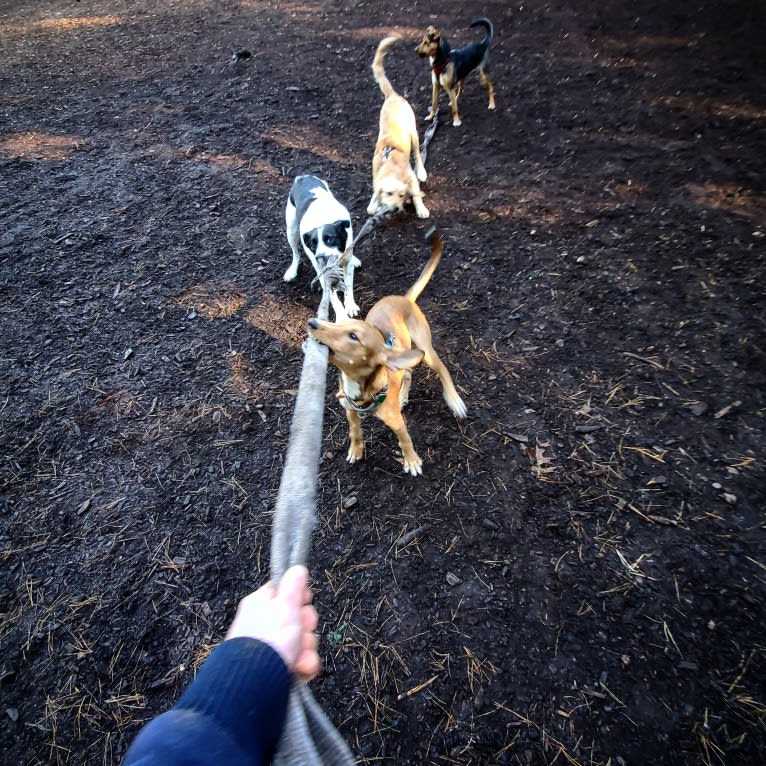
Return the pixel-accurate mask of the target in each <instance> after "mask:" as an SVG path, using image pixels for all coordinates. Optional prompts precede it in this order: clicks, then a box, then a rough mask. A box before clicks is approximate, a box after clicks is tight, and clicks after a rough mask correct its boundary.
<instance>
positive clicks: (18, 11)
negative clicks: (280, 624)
mask: <svg viewBox="0 0 766 766" xmlns="http://www.w3.org/2000/svg"><path fill="white" fill-rule="evenodd" d="M478 15H487V16H489V17H490V18H491V19H492V20H493V22H494V23H495V27H496V36H495V40H494V42H493V45H492V60H493V69H492V71H493V78H494V81H495V84H496V87H497V101H498V109H497V111H496V112H494V113H493V112H489V111H488V110H487V108H486V96H485V94H484V92H483V90H482V89H481V87H480V84H479V82H478V79H476V78H475V77H474V78H472V79H469V81H468V82H467V84H466V91H465V94H464V97H463V101H462V111H463V126H462V127H461V128H458V129H453V128H452V127H450V126H449V125H446V124H443V125H442V126H441V127H440V128H439V130H438V131H437V133H436V135H435V138H434V141H433V143H432V144H431V146H430V148H429V155H428V161H427V165H428V170H429V173H430V178H429V181H428V183H427V184H426V185H425V187H424V189H425V199H426V204H427V205H428V206H429V207H430V209H431V213H432V218H431V221H418V220H416V219H414V217H411V216H410V217H405V218H403V219H402V220H398V221H395V222H394V223H392V224H391V225H389V226H387V227H385V228H382V229H379V230H378V231H376V233H375V234H374V235H373V236H372V237H371V238H370V239H368V240H367V241H366V242H365V243H364V244H362V245H360V249H359V252H358V255H359V257H360V258H361V259H362V261H363V268H362V269H361V270H359V271H358V272H357V280H356V281H357V299H358V301H359V302H360V304H361V305H362V308H363V310H366V309H368V308H369V307H370V306H371V305H372V303H373V302H374V301H375V300H377V298H378V297H380V296H381V295H383V294H385V293H389V292H403V291H405V290H406V289H407V288H408V287H409V285H410V284H411V283H412V282H413V280H414V278H415V277H416V275H417V274H418V273H419V271H420V269H421V267H422V265H423V263H424V262H425V260H426V259H427V257H428V248H427V247H426V246H425V244H424V242H423V235H424V233H425V231H426V230H427V228H428V227H429V225H430V224H431V223H435V224H437V225H438V226H439V228H440V229H441V230H442V232H443V233H444V236H445V240H446V247H445V257H444V259H443V261H442V264H441V266H440V268H439V270H438V271H437V273H436V275H435V276H434V278H433V280H432V281H431V283H430V285H429V286H428V288H427V289H426V291H425V293H424V294H423V297H422V299H421V301H420V303H421V306H422V307H423V309H424V311H425V312H426V314H427V315H428V317H429V319H430V321H431V324H432V328H433V332H434V340H435V345H436V348H437V349H438V350H439V351H440V353H441V355H442V357H443V359H444V360H445V362H446V364H447V365H448V367H449V368H450V369H451V371H452V373H453V377H454V379H455V382H456V384H457V386H458V388H459V389H460V391H461V393H462V395H463V396H464V398H465V400H466V403H467V405H468V408H469V417H468V419H467V420H466V421H465V422H464V423H462V424H460V423H458V422H456V421H455V419H454V418H453V417H452V416H451V414H450V413H449V411H448V410H447V408H446V406H445V404H444V402H443V400H442V398H441V392H440V390H439V387H438V382H437V380H436V378H435V376H434V375H433V374H432V373H427V371H426V370H425V368H422V369H418V370H417V371H416V372H415V376H414V378H415V380H414V385H413V391H412V395H411V398H410V403H409V405H408V408H407V411H406V412H407V417H408V422H409V425H410V431H411V433H412V436H413V439H414V442H415V445H416V447H417V448H418V450H419V452H420V453H421V455H422V456H423V457H424V459H425V466H424V475H423V476H422V477H420V478H413V477H409V476H406V475H404V473H403V471H402V468H401V464H400V463H399V462H397V453H396V443H395V439H394V437H393V435H392V434H391V433H390V432H388V431H387V429H386V428H385V427H384V426H383V425H382V424H380V423H377V422H371V421H367V422H366V429H367V436H368V442H367V454H366V459H365V460H364V461H363V462H361V463H358V464H356V465H353V466H350V465H348V464H347V463H346V461H345V452H346V438H347V431H346V425H345V418H344V416H343V413H342V410H341V408H340V407H339V405H338V404H337V403H336V402H335V401H334V397H333V394H334V389H335V379H336V376H335V372H334V371H331V372H330V382H329V383H328V392H327V409H326V415H325V441H324V446H323V460H322V464H321V468H320V477H319V504H318V509H317V511H318V519H319V523H318V526H317V530H316V533H315V536H314V540H313V551H312V555H311V559H310V562H309V563H310V569H311V572H312V578H313V582H314V586H315V588H316V592H317V602H318V605H319V609H320V613H321V618H322V619H321V627H320V630H321V651H322V654H323V657H324V658H325V662H326V669H325V671H324V672H323V674H322V675H321V676H320V677H319V678H318V679H317V680H316V681H315V682H313V684H312V687H313V690H314V692H315V694H316V696H317V698H318V699H319V700H320V702H321V703H322V705H323V706H324V708H325V709H326V710H327V711H328V713H329V714H330V716H331V718H332V719H333V721H334V722H335V723H336V725H337V726H338V727H339V729H340V731H341V732H342V734H343V736H344V737H345V738H346V739H347V741H348V742H349V743H350V745H351V747H352V749H353V751H354V752H355V754H357V756H358V758H359V761H360V763H364V764H393V763H398V764H435V765H439V766H442V765H446V764H450V765H456V766H458V765H459V766H468V765H469V764H522V765H523V766H530V764H553V763H554V762H556V763H559V764H564V763H569V764H583V765H584V764H604V765H606V764H611V765H612V766H617V765H618V764H619V765H620V766H625V765H626V764H627V765H628V766H629V765H631V764H643V763H653V764H700V763H704V764H755V763H762V762H763V760H762V759H763V758H764V752H765V749H766V656H765V654H766V619H765V613H764V598H765V597H766V587H765V584H766V536H765V535H764V528H765V519H764V503H765V502H766V482H765V481H764V479H765V477H764V447H765V446H766V430H765V425H766V424H765V423H764V413H766V397H765V395H764V391H765V390H766V365H765V364H764V330H765V329H766V327H765V326H764V321H765V317H766V310H765V309H766V299H765V298H764V288H763V279H764V270H765V269H766V255H765V253H766V239H765V237H766V180H765V179H766V175H765V174H764V171H765V170H766V168H765V167H764V165H765V164H766V90H765V89H764V81H765V79H764V75H766V67H765V66H764V63H765V61H764V58H765V53H764V46H763V37H762V32H763V29H764V28H766V12H765V11H764V6H763V4H758V3H750V2H746V1H745V0H742V1H741V2H725V1H723V2H714V0H698V2H688V0H681V2H679V3H670V4H668V3H660V2H656V1H654V2H652V1H651V0H638V1H637V2H627V1H626V0H620V1H617V2H609V3H604V2H597V1H596V0H582V1H581V2H575V1H574V0H550V1H549V2H546V1H545V0H530V1H529V2H525V3H523V4H520V3H516V4H513V5H511V4H508V3H506V2H504V1H503V0H485V2H483V3H482V4H479V5H476V6H469V7H466V6H465V4H464V3H462V2H458V1H457V0H441V2H439V3H436V2H414V3H403V2H392V3H380V2H372V0H365V1H364V2H361V1H360V2H354V3H352V2H349V1H348V0H346V2H344V1H343V0H327V2H314V1H313V0H306V1H305V2H303V1H298V2H265V1H262V0H134V1H132V2H128V1H127V0H96V2H92V3H91V2H88V3H86V2H82V3H79V2H73V1H65V0H52V1H51V2H46V3H39V2H34V0H23V1H17V0H6V1H5V2H4V3H3V4H2V10H1V11H0V51H1V52H2V56H1V57H0V72H1V73H2V74H1V75H0V76H1V78H2V80H1V82H0V209H1V210H2V215H1V216H0V220H1V221H2V225H1V227H0V262H1V263H2V270H1V272H0V274H1V276H2V282H1V284H0V319H1V321H0V342H1V343H2V358H1V359H0V366H1V370H2V388H1V389H0V454H1V455H2V462H1V463H0V514H1V515H0V519H1V520H2V526H1V527H0V560H1V561H2V567H1V569H0V576H1V578H2V579H1V580H0V616H1V619H0V749H1V750H2V752H3V753H4V757H3V762H4V763H7V764H14V765H15V764H24V765H25V766H32V765H33V764H51V763H54V764H86V763H87V764H116V763H118V762H119V760H120V758H121V756H122V754H123V753H124V751H125V748H126V747H127V745H128V744H129V742H130V741H131V739H132V737H133V736H134V735H135V733H136V731H137V730H138V729H139V728H140V726H141V725H142V723H143V722H145V721H146V720H147V719H149V718H151V717H152V716H154V715H156V714H157V713H159V712H160V711H162V710H163V709H166V708H167V707H168V706H169V705H170V704H172V702H173V701H174V700H175V699H176V698H177V697H178V695H179V693H180V691H181V690H182V689H183V687H184V686H185V685H186V684H187V683H188V682H189V680H190V679H191V678H192V677H193V674H194V672H195V669H196V668H197V667H198V666H199V663H200V662H201V661H202V659H203V658H204V656H205V655H206V653H207V652H208V651H209V649H210V648H211V646H212V645H214V644H215V643H216V642H218V641H220V640H221V638H222V636H223V633H224V630H225V627H226V625H227V622H228V620H229V619H230V618H231V616H232V614H233V609H234V605H235V604H236V602H237V600H238V599H239V598H240V597H241V596H243V595H244V594H246V593H247V592H248V591H249V590H250V589H252V588H253V587H254V586H256V585H258V584H260V583H261V582H263V580H264V579H265V577H266V575H267V571H268V558H269V542H270V524H271V517H272V511H273V507H274V501H275V496H276V488H277V486H278V484H279V479H280V472H281V466H282V462H283V459H284V455H285V450H286V445H287V439H288V436H289V425H290V419H291V415H292V406H293V400H294V394H295V391H296V388H297V384H298V377H299V374H300V367H301V360H302V355H301V351H300V344H301V342H302V340H303V338H304V337H305V322H306V320H307V318H309V317H310V316H312V315H313V312H315V311H316V308H317V305H318V302H319V293H318V292H316V291H315V290H312V289H311V287H310V276H311V275H310V270H309V267H308V264H306V263H304V264H303V266H302V271H301V274H300V276H299V278H298V280H297V281H296V282H294V283H292V284H285V283H284V282H283V281H282V278H281V277H282V273H283V272H284V270H285V268H286V267H287V264H288V262H289V251H288V248H287V244H286V241H285V236H284V224H283V209H284V202H285V199H286V195H287V191H288V189H289V186H290V183H291V181H292V177H293V176H294V175H295V174H297V173H301V172H311V173H316V174H319V175H321V176H323V177H324V178H326V179H327V180H328V181H329V182H330V184H331V186H332V187H333V189H334V190H335V192H336V194H337V196H338V197H339V198H340V199H341V200H343V201H344V202H346V203H347V205H348V207H349V209H350V210H351V211H352V214H353V217H354V221H355V225H356V226H357V227H359V226H360V225H361V223H362V222H363V221H364V218H365V207H366V204H367V201H368V199H369V193H370V177H369V176H370V169H369V168H370V161H371V157H372V148H373V144H374V141H375V136H376V132H377V114H378V110H379V108H380V104H381V102H382V97H381V94H380V92H379V91H378V90H377V88H376V87H375V85H374V83H373V80H372V76H371V72H370V68H369V64H370V63H371V60H372V54H373V51H374V48H375V45H376V44H377V42H378V41H379V40H380V39H381V38H382V37H383V36H384V35H386V34H387V33H390V32H391V31H398V32H400V33H401V34H403V35H404V36H405V38H406V39H405V41H403V42H402V43H400V44H399V45H397V46H396V47H395V48H394V49H392V51H391V52H390V54H389V56H388V58H387V62H386V63H387V72H388V74H389V77H390V78H391V80H392V82H393V83H394V84H395V86H396V87H397V89H398V90H399V91H400V92H402V93H403V94H405V95H406V96H407V97H408V98H409V99H410V101H411V103H412V104H413V105H414V107H415V110H416V113H417V114H418V116H419V118H422V117H423V116H424V115H425V114H426V111H427V108H428V104H429V93H430V85H429V75H428V71H427V69H428V68H427V64H426V63H425V62H424V61H422V60H421V59H419V58H418V57H417V56H416V55H415V53H414V46H415V44H416V41H417V39H418V36H419V34H420V33H421V32H422V30H423V29H424V28H425V26H426V25H428V24H429V23H435V24H438V25H439V26H441V27H442V28H443V30H444V31H445V32H446V33H447V34H448V35H449V36H450V38H451V39H453V40H454V41H455V42H456V43H460V44H462V43H465V42H468V41H469V40H473V39H476V38H477V37H478V33H477V32H476V31H475V30H470V29H468V28H467V27H468V24H469V22H470V21H471V20H472V19H473V18H474V17H476V16H478ZM243 49H247V50H249V51H250V52H251V53H252V56H251V57H250V58H248V59H243V60H241V61H237V62H233V61H231V57H232V54H233V53H235V52H236V51H241V50H243ZM441 117H442V120H443V121H444V120H445V119H446V117H447V107H446V102H445V101H444V100H443V101H442V111H441Z"/></svg>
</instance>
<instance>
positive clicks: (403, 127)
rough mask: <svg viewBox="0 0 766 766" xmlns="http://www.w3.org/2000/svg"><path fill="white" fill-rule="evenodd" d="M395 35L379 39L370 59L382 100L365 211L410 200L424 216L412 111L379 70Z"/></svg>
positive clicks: (421, 169) (422, 175)
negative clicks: (413, 158)
mask: <svg viewBox="0 0 766 766" xmlns="http://www.w3.org/2000/svg"><path fill="white" fill-rule="evenodd" d="M399 39H400V38H399V37H398V36H392V37H386V38H385V40H381V42H380V44H379V45H378V49H377V51H376V52H375V58H374V60H373V62H372V71H373V74H374V75H375V81H376V82H377V83H378V85H379V86H380V89H381V90H382V91H383V95H384V96H385V100H384V101H383V106H382V107H381V110H380V130H379V132H378V141H377V143H376V144H375V154H374V155H373V158H372V199H371V200H370V204H369V205H368V206H367V212H368V213H369V214H370V215H374V214H375V213H376V212H377V211H378V210H379V209H380V208H384V207H386V206H390V207H392V208H396V209H397V210H401V209H402V208H403V207H404V205H405V204H406V203H407V202H410V201H411V202H412V204H413V205H414V206H415V213H416V214H417V216H418V218H428V208H427V207H426V206H425V205H424V204H423V195H422V194H421V192H420V184H419V183H418V182H419V181H425V180H426V179H427V178H428V176H427V175H426V169H425V167H424V166H423V161H422V160H421V159H420V139H419V138H418V126H417V121H416V119H415V112H413V111H412V107H411V106H410V105H409V102H408V101H407V99H406V98H404V97H403V96H400V95H399V94H398V93H397V92H396V91H395V90H394V88H393V86H392V85H391V83H390V82H389V81H388V78H387V77H386V73H385V71H384V70H383V59H384V57H385V55H386V51H387V50H388V49H389V48H390V47H391V46H392V45H393V44H394V43H395V42H396V41H397V40H399ZM410 154H414V155H415V170H414V171H413V170H412V167H411V165H410Z"/></svg>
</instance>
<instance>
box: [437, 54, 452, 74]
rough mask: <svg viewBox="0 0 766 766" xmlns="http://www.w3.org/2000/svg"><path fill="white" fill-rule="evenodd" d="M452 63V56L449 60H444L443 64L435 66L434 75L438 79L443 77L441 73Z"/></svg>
mask: <svg viewBox="0 0 766 766" xmlns="http://www.w3.org/2000/svg"><path fill="white" fill-rule="evenodd" d="M450 61H452V56H447V58H446V59H444V61H442V63H441V64H434V65H433V67H432V69H433V73H434V74H435V75H436V77H437V79H438V78H439V77H440V76H441V73H442V72H443V71H444V69H445V67H446V66H447V64H449V62H450Z"/></svg>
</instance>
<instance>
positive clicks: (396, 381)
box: [309, 235, 466, 476]
mask: <svg viewBox="0 0 766 766" xmlns="http://www.w3.org/2000/svg"><path fill="white" fill-rule="evenodd" d="M441 254H442V238H441V236H438V235H437V236H435V237H433V238H432V249H431V258H430V260H429V261H428V263H427V264H426V266H425V268H424V269H423V272H422V273H421V275H420V276H419V277H418V279H417V281H416V282H415V284H414V285H413V286H412V287H411V288H410V289H409V290H408V291H407V294H406V295H387V296H386V297H385V298H381V299H380V300H379V301H378V302H377V303H376V304H375V305H374V306H373V307H372V308H371V309H370V313H369V314H367V317H366V318H365V320H364V321H361V320H359V319H347V320H345V321H343V322H338V323H337V324H335V323H333V322H325V321H322V320H321V319H310V320H309V334H310V335H311V336H312V337H313V338H315V339H316V340H318V341H319V342H320V343H322V344H324V345H325V346H327V347H328V348H329V350H330V362H331V363H332V364H334V365H335V366H336V367H337V368H338V369H339V370H340V378H341V383H340V391H339V393H338V399H340V401H341V404H342V405H343V406H344V407H345V409H346V417H347V418H348V427H349V437H350V439H351V445H350V447H349V450H348V455H347V457H346V460H348V462H349V463H355V462H356V461H357V460H361V459H362V457H363V456H364V441H363V439H362V418H363V417H364V416H365V415H372V414H374V415H375V417H377V418H379V419H380V420H382V421H383V422H384V423H385V424H386V425H387V426H388V427H389V428H390V429H391V430H392V431H393V432H394V433H395V434H396V436H397V438H398V439H399V448H400V449H401V451H402V457H403V462H404V470H405V472H406V473H410V474H412V475H413V476H417V475H418V474H422V473H423V461H422V459H421V458H420V456H419V455H418V453H417V452H415V448H414V447H413V445H412V439H411V438H410V434H409V432H408V431H407V424H406V423H405V421H404V416H403V415H402V407H403V406H404V405H405V404H406V403H407V398H408V396H409V391H410V383H411V381H412V373H411V372H410V370H411V369H412V368H413V367H416V366H417V365H418V364H420V362H421V361H422V362H425V363H426V364H427V365H428V366H429V367H430V368H431V369H432V370H433V371H434V372H436V374H437V375H438V376H439V380H440V381H441V384H442V390H443V392H444V400H445V401H446V402H447V406H448V407H449V408H450V410H452V413H453V414H454V415H455V417H457V418H464V417H465V416H466V407H465V404H464V403H463V400H462V399H461V398H460V395H459V394H458V392H457V390H456V389H455V384H454V383H453V382H452V378H451V377H450V374H449V371H448V370H447V368H446V367H445V366H444V363H443V362H442V360H441V359H439V356H438V354H437V353H436V351H434V348H433V346H432V345H431V328H430V326H429V324H428V321H427V320H426V318H425V316H424V314H423V312H422V311H421V310H420V308H419V307H418V305H417V304H416V303H415V301H416V300H417V299H418V296H419V295H420V293H421V292H422V291H423V288H424V287H425V286H426V285H427V284H428V281H429V280H430V279H431V276H432V274H433V273H434V271H435V270H436V267H437V266H438V264H439V261H440V260H441Z"/></svg>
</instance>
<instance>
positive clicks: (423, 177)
mask: <svg viewBox="0 0 766 766" xmlns="http://www.w3.org/2000/svg"><path fill="white" fill-rule="evenodd" d="M415 177H416V178H417V179H418V181H420V183H422V184H424V183H425V182H426V181H427V180H428V173H426V169H425V168H424V167H423V166H422V165H421V166H420V167H419V168H418V169H417V172H416V173H415Z"/></svg>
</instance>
